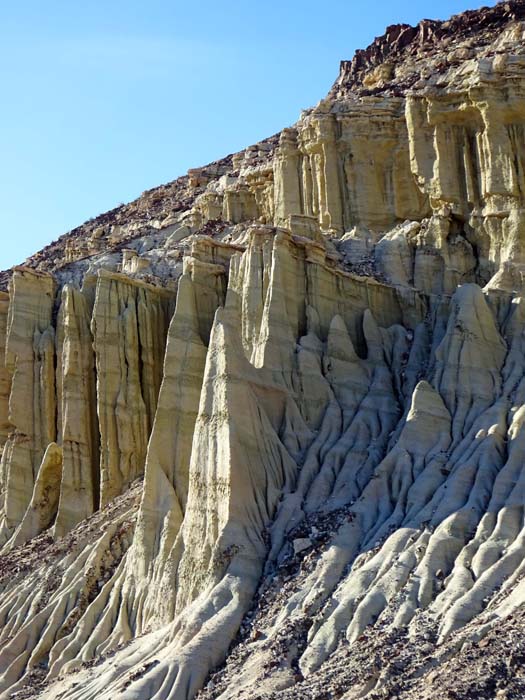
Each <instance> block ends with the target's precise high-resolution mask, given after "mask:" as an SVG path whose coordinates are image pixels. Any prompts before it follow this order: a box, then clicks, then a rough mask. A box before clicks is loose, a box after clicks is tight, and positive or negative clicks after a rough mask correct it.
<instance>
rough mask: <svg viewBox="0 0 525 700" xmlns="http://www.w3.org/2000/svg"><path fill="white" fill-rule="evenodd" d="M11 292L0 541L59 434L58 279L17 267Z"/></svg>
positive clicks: (28, 495) (21, 510) (23, 506)
mask: <svg viewBox="0 0 525 700" xmlns="http://www.w3.org/2000/svg"><path fill="white" fill-rule="evenodd" d="M9 296H10V304H9V313H8V318H7V333H6V335H7V338H6V354H5V363H6V368H7V370H8V371H9V373H10V374H11V375H12V384H11V391H10V395H9V413H8V420H9V423H10V425H11V426H12V430H11V432H10V434H9V437H8V439H7V442H6V444H5V447H4V451H3V454H2V467H1V471H2V474H3V479H4V491H3V494H2V504H1V514H2V525H1V534H0V540H5V539H6V535H7V536H8V535H9V534H10V532H11V531H12V529H13V528H14V527H15V526H16V525H18V524H19V523H20V522H21V520H22V518H23V516H24V514H25V511H26V508H27V506H28V505H29V502H30V500H31V497H32V493H33V486H34V483H35V480H36V477H37V473H38V469H39V467H40V463H41V461H42V457H43V455H44V452H45V450H46V448H47V446H48V445H49V444H50V443H51V442H54V440H55V437H56V399H55V367H54V362H55V359H54V355H55V350H54V348H55V333H54V329H53V326H52V325H51V323H52V312H53V302H54V296H55V281H54V279H53V277H52V276H51V275H48V274H43V273H36V272H34V271H32V270H28V269H25V268H18V269H16V270H15V272H14V274H13V277H12V280H11V284H10V294H9Z"/></svg>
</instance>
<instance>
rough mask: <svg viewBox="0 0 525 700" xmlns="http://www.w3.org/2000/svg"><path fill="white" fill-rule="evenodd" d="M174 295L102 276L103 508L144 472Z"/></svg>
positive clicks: (97, 309)
mask: <svg viewBox="0 0 525 700" xmlns="http://www.w3.org/2000/svg"><path fill="white" fill-rule="evenodd" d="M172 302H173V293H172V292H169V291H167V290H163V289H159V288H156V287H153V286H151V285H148V284H145V283H141V282H137V281H134V280H131V279H130V278H127V277H125V276H123V275H117V274H113V273H109V272H99V277H98V283H97V291H96V297H95V305H94V309H93V317H92V322H91V331H92V333H93V337H94V347H95V356H96V370H97V412H98V420H99V426H100V479H101V481H100V504H101V506H104V505H106V504H107V503H108V502H109V501H110V500H111V499H112V498H114V497H115V496H117V495H119V494H120V493H122V491H123V489H125V488H126V487H127V486H128V485H129V484H130V483H131V482H132V481H133V480H134V479H136V478H137V477H138V476H139V475H140V474H141V473H142V472H143V469H144V462H145V457H146V447H147V444H148V438H149V434H150V431H151V426H152V424H153V418H154V415H155V410H156V408H157V397H158V391H159V388H160V383H161V380H162V363H163V358H164V349H165V346H166V336H167V332H168V324H169V318H170V312H171V309H172Z"/></svg>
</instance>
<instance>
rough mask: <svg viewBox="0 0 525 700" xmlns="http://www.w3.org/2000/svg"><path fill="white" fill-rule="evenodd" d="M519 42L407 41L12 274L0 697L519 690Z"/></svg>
mask: <svg viewBox="0 0 525 700" xmlns="http://www.w3.org/2000/svg"><path fill="white" fill-rule="evenodd" d="M524 37H525V3H524V2H522V1H519V0H514V1H512V0H511V1H509V2H506V3H498V4H497V5H496V6H495V7H494V8H482V9H481V10H476V11H472V12H469V13H465V14H463V15H459V16H457V17H454V18H452V19H451V20H449V21H448V22H432V21H429V20H424V21H423V22H422V23H420V25H418V26H417V27H415V28H411V27H407V26H404V25H401V26H399V27H390V28H389V29H388V30H387V32H386V34H385V35H384V36H383V37H381V38H379V39H377V40H376V41H375V42H374V43H373V44H372V46H371V47H369V49H367V50H365V51H364V52H358V53H357V54H356V56H355V58H354V59H353V61H351V62H343V63H342V65H341V72H340V76H339V78H338V80H337V81H336V83H335V84H334V87H333V88H332V90H331V91H330V93H329V95H328V96H327V97H326V98H325V99H323V100H321V102H320V103H319V104H318V105H317V106H316V107H314V108H313V109H311V110H306V111H305V112H304V113H303V114H302V115H301V118H300V119H299V121H298V122H297V123H296V124H295V125H294V126H293V127H292V128H287V129H283V131H282V132H281V133H280V134H278V135H276V136H274V137H271V138H270V139H267V140H266V141H263V142H261V143H260V144H256V145H255V146H253V147H250V148H248V149H247V150H246V151H243V152H241V153H238V154H234V155H232V156H228V157H227V158H226V159H224V160H222V161H218V162H217V163H213V164H211V165H209V166H206V167H204V168H200V169H194V170H191V171H190V172H189V173H188V175H187V176H186V177H184V178H179V180H176V181H175V182H174V183H171V184H169V185H166V186H163V187H161V188H157V189H155V190H151V191H149V192H147V193H145V194H144V195H143V196H142V197H141V198H139V199H138V200H136V201H135V202H133V203H131V204H129V205H126V206H122V207H119V208H117V209H116V210H114V211H112V212H109V213H108V214H106V215H103V216H102V217H98V218H97V219H95V220H93V221H91V222H88V223H87V224H85V225H84V226H82V227H79V228H78V229H76V230H75V231H74V232H71V233H70V234H68V235H66V236H64V237H62V238H61V239H59V240H58V241H57V242H56V243H54V244H52V245H51V246H50V247H48V248H47V249H45V250H44V251H42V252H41V253H38V254H36V255H35V256H33V257H32V258H30V259H29V260H28V261H26V264H25V265H23V266H19V267H16V268H14V269H13V270H12V271H11V272H10V273H9V274H5V275H4V277H3V278H2V279H3V280H4V281H5V282H7V280H9V282H8V291H7V292H0V449H1V451H2V452H1V462H0V698H2V699H3V698H6V700H7V698H19V699H21V698H29V697H34V698H36V697H38V698H41V699H42V700H44V699H47V700H51V699H53V700H55V699H58V698H61V699H62V700H66V699H68V700H90V699H92V698H93V699H94V698H97V699H104V698H108V699H109V698H115V697H122V698H126V699H127V700H139V699H141V700H144V699H145V698H147V699H151V700H153V699H155V700H163V699H168V698H170V699H172V700H190V698H193V697H196V696H198V697H199V698H202V700H205V699H206V700H211V699H212V698H213V699H214V700H219V699H220V700H226V698H228V700H241V699H246V700H248V698H249V699H250V700H254V699H255V698H256V697H258V698H259V699H260V700H270V699H272V700H277V699H281V700H285V699H288V698H304V699H309V698H311V699H312V700H313V699H316V700H321V699H322V698H332V697H333V698H337V697H339V698H344V699H345V700H351V699H353V698H365V697H366V698H370V699H372V698H381V697H389V698H390V697H399V698H407V699H408V698H416V697H417V698H441V697H446V696H444V695H443V693H448V697H450V698H470V697H472V698H474V697H475V698H481V697H486V698H493V697H498V698H513V697H521V696H522V695H523V686H524V680H523V659H524V653H525V652H524V649H523V643H524V640H523V639H522V637H523V635H522V634H521V621H522V618H523V612H524V607H523V605H524V603H525V580H524V573H525V564H524V555H525V528H524V525H525V521H524V513H525V487H524V484H525V481H524V480H525V470H524V468H523V464H524V454H525V433H524V430H523V422H524V416H525V409H524V405H525V363H524V361H523V356H524V349H525V345H524V343H525V315H524V310H523V274H524V269H525V268H524V264H525V259H524V251H525V245H524V241H523V230H524V222H523V216H524V211H525V208H524V198H525V163H524V162H523V153H524V152H525V149H524V147H525V49H524V46H525V44H524V43H523V39H524ZM35 553H37V555H35ZM38 553H39V554H41V556H38ZM11 574H12V575H11Z"/></svg>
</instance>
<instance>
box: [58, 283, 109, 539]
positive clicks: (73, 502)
mask: <svg viewBox="0 0 525 700" xmlns="http://www.w3.org/2000/svg"><path fill="white" fill-rule="evenodd" d="M89 323H90V308H89V304H88V302H87V301H86V298H85V296H84V295H83V294H82V292H80V291H79V290H78V289H75V288H74V287H73V286H71V285H66V286H65V287H64V288H63V290H62V304H61V307H60V312H59V317H58V324H57V356H58V362H57V393H58V413H59V426H60V434H59V439H60V442H61V443H62V451H63V468H62V482H61V487H60V502H59V508H58V515H57V519H56V522H55V535H56V536H62V535H64V534H65V533H66V532H68V531H69V530H71V528H73V527H74V526H75V525H76V524H77V523H78V522H80V521H81V520H83V519H84V518H87V517H88V516H89V515H91V514H92V513H93V511H94V510H96V508H97V507H98V501H99V488H100V476H99V445H98V443H99V435H98V424H97V414H96V390H95V355H94V352H93V338H92V335H91V331H90V327H89Z"/></svg>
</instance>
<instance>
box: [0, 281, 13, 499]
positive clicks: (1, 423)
mask: <svg viewBox="0 0 525 700" xmlns="http://www.w3.org/2000/svg"><path fill="white" fill-rule="evenodd" d="M8 310H9V294H6V293H4V292H0V455H1V450H2V449H3V447H4V445H5V443H6V440H7V436H8V434H9V420H8V414H9V392H10V391H11V376H10V374H9V372H8V371H7V369H6V366H5V345H6V334H7V313H8ZM1 488H2V484H1V481H0V489H1Z"/></svg>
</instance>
